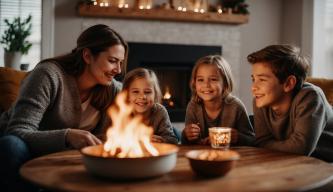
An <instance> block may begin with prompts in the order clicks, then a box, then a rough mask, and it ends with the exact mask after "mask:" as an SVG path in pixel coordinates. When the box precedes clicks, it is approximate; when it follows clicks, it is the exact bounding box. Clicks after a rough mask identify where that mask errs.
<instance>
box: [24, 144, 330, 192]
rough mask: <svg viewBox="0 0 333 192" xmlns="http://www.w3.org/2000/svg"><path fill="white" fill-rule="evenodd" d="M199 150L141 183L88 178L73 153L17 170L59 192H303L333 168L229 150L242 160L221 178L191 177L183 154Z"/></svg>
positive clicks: (306, 160)
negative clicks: (161, 174)
mask: <svg viewBox="0 0 333 192" xmlns="http://www.w3.org/2000/svg"><path fill="white" fill-rule="evenodd" d="M201 148H207V147H202V146H180V151H179V152H178V160H177V165H176V167H175V168H174V169H173V171H171V172H170V173H168V174H165V175H163V176H161V177H156V178H151V179H146V180H140V181H126V182H125V181H114V180H105V179H100V178H96V177H94V176H92V175H90V174H89V173H88V172H87V171H86V169H85V167H84V165H83V164H82V159H81V154H80V153H79V152H78V151H66V152H60V153H54V154H50V155H46V156H42V157H39V158H36V159H33V160H31V161H29V162H27V163H26V164H24V165H23V167H22V168H21V170H20V173H21V175H22V176H23V178H25V179H26V180H28V181H30V182H32V183H34V184H36V185H38V186H40V187H42V188H46V189H49V190H59V191H158V192H159V191H175V192H176V191H177V192H178V191H181V192H187V191H191V192H193V191H221V190H223V191H303V190H310V189H314V188H317V187H320V186H323V185H325V184H326V183H328V182H330V181H331V180H332V179H333V165H331V164H328V163H326V162H323V161H321V160H318V159H315V158H312V157H306V156H298V155H293V154H288V153H281V152H276V151H270V150H266V149H260V148H254V147H237V148H232V149H233V150H236V151H237V152H239V153H240V155H241V159H240V160H239V161H238V162H237V164H236V167H235V168H234V169H232V170H231V171H230V172H229V173H228V174H227V175H226V176H224V177H218V178H203V177H199V176H196V175H195V174H194V173H193V172H192V170H191V168H190V165H189V162H188V160H187V159H186V158H185V157H184V154H185V153H186V152H187V151H189V150H191V149H201Z"/></svg>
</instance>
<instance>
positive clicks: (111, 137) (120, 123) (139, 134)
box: [103, 92, 159, 158]
mask: <svg viewBox="0 0 333 192" xmlns="http://www.w3.org/2000/svg"><path fill="white" fill-rule="evenodd" d="M126 97H127V95H126V93H125V92H121V93H119V94H118V96H117V97H116V100H115V105H112V106H111V107H110V108H109V109H108V114H109V115H110V117H111V120H112V126H111V127H110V128H109V129H108V130H107V132H106V136H107V141H106V142H105V144H104V154H103V156H106V157H107V156H115V157H119V158H124V157H131V158H134V157H143V156H151V155H152V156H157V155H158V154H159V153H158V151H157V149H155V148H154V147H153V146H152V143H151V141H150V139H151V136H152V134H153V128H151V127H148V126H146V125H145V124H144V123H143V122H142V118H141V117H140V116H132V112H133V106H131V105H129V104H127V103H126Z"/></svg>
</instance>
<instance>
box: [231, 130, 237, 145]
mask: <svg viewBox="0 0 333 192" xmlns="http://www.w3.org/2000/svg"><path fill="white" fill-rule="evenodd" d="M237 142H238V131H237V129H234V128H231V143H233V144H234V143H237Z"/></svg>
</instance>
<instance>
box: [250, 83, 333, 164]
mask: <svg viewBox="0 0 333 192" xmlns="http://www.w3.org/2000/svg"><path fill="white" fill-rule="evenodd" d="M253 109H254V121H255V123H254V124H255V130H256V144H257V146H260V147H265V148H269V149H274V150H279V151H285V152H291V153H297V154H302V155H313V156H316V157H319V158H321V159H324V160H327V161H333V110H332V106H331V105H330V104H329V103H328V102H327V100H326V98H325V95H324V93H323V92H322V90H321V89H320V88H319V87H317V86H314V85H312V84H310V83H304V86H303V88H302V89H301V91H300V92H299V93H298V94H297V95H296V96H295V97H294V99H293V101H292V104H291V107H290V109H289V113H288V114H286V115H285V116H283V117H277V116H275V115H274V113H273V111H272V110H271V108H269V107H264V108H257V107H256V106H254V107H253Z"/></svg>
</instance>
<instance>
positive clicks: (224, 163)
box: [185, 150, 240, 177]
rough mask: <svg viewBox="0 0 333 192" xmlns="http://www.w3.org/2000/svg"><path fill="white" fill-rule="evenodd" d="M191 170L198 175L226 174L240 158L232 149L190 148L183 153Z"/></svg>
mask: <svg viewBox="0 0 333 192" xmlns="http://www.w3.org/2000/svg"><path fill="white" fill-rule="evenodd" d="M185 156H186V157H187V158H188V159H189V161H190V165H191V168H192V170H193V171H194V172H195V173H196V174H197V175H200V176H205V177H218V176H224V175H225V174H227V173H228V172H229V171H230V170H231V169H232V168H233V167H234V165H235V163H236V161H237V160H238V159H239V158H240V155H239V153H237V152H236V151H232V150H226V151H223V150H192V151H189V152H187V153H186V154H185Z"/></svg>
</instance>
